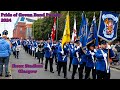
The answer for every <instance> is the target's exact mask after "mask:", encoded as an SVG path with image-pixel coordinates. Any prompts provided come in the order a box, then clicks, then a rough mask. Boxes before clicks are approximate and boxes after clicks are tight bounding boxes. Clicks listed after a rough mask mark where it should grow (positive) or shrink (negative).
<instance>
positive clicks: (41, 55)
mask: <svg viewBox="0 0 120 90" xmlns="http://www.w3.org/2000/svg"><path fill="white" fill-rule="evenodd" d="M37 57H38V59H39V63H40V59H41V64H43V58H44V45H43V42H41V43H40V44H38V52H37Z"/></svg>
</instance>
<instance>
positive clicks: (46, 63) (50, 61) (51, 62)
mask: <svg viewBox="0 0 120 90" xmlns="http://www.w3.org/2000/svg"><path fill="white" fill-rule="evenodd" d="M48 61H49V64H50V72H52V71H53V58H46V61H45V69H47V65H48Z"/></svg>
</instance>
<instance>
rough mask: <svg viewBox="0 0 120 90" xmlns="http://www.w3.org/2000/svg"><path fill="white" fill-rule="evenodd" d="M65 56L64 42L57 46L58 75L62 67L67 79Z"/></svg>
mask: <svg viewBox="0 0 120 90" xmlns="http://www.w3.org/2000/svg"><path fill="white" fill-rule="evenodd" d="M67 56H68V48H67V45H66V43H65V44H64V45H63V49H62V46H61V44H60V46H59V47H58V76H60V72H61V68H62V67H63V72H64V78H66V79H67Z"/></svg>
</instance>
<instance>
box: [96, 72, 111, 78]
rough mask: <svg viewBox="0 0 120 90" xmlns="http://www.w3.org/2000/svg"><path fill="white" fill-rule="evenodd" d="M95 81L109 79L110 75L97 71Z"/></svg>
mask: <svg viewBox="0 0 120 90" xmlns="http://www.w3.org/2000/svg"><path fill="white" fill-rule="evenodd" d="M97 79H110V73H106V72H105V71H100V70H97Z"/></svg>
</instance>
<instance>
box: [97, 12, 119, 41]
mask: <svg viewBox="0 0 120 90" xmlns="http://www.w3.org/2000/svg"><path fill="white" fill-rule="evenodd" d="M118 21H119V14H117V13H113V12H106V11H101V12H100V20H99V28H98V37H100V38H102V39H103V40H105V41H107V42H112V41H114V40H115V39H116V38H117V29H118Z"/></svg>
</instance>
